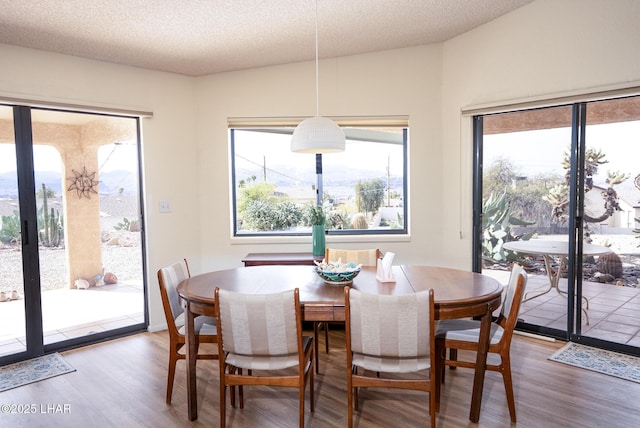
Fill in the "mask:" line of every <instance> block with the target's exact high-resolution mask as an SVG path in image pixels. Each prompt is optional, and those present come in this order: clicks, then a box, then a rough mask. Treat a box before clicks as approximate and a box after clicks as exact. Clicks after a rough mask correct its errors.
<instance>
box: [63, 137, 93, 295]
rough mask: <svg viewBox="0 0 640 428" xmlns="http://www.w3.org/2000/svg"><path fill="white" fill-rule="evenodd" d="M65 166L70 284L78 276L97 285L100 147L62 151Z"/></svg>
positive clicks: (82, 146)
mask: <svg viewBox="0 0 640 428" xmlns="http://www.w3.org/2000/svg"><path fill="white" fill-rule="evenodd" d="M61 155H62V159H63V160H62V162H63V165H64V166H63V168H64V177H63V180H64V183H63V190H64V191H65V192H66V193H65V201H66V202H65V206H64V236H65V249H66V252H67V260H69V261H71V262H70V263H69V270H68V272H69V278H68V280H69V286H70V287H71V288H73V287H74V282H75V281H76V280H77V279H80V278H82V279H86V280H87V281H89V283H90V284H91V285H94V284H95V281H94V278H95V277H96V275H101V274H102V245H101V236H100V234H101V232H100V198H99V195H98V193H97V192H98V146H94V145H89V144H81V145H80V150H65V151H63V152H62V153H61Z"/></svg>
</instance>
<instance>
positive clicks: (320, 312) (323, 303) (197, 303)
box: [178, 265, 503, 422]
mask: <svg viewBox="0 0 640 428" xmlns="http://www.w3.org/2000/svg"><path fill="white" fill-rule="evenodd" d="M314 270H315V267H314V266H291V265H289V266H284V265H269V266H252V267H242V268H235V269H227V270H220V271H214V272H207V273H204V274H201V275H195V276H192V277H190V278H188V279H186V280H184V281H182V282H181V283H180V284H179V285H178V294H179V295H180V298H181V300H182V305H183V307H184V309H185V335H186V337H187V349H186V359H187V364H186V366H187V394H188V396H187V401H188V407H189V408H188V414H189V419H190V420H192V421H193V420H195V419H197V417H198V404H197V394H196V358H195V357H196V352H197V351H196V341H195V336H194V333H193V325H194V318H195V317H196V316H198V315H208V316H214V313H215V309H214V305H215V300H214V290H215V288H216V287H220V288H221V289H225V290H229V291H235V292H241V293H248V294H268V293H277V292H280V291H285V290H292V289H294V288H298V289H299V290H300V303H301V306H302V316H303V320H304V321H344V319H345V318H344V285H331V284H327V283H325V282H324V281H323V280H322V278H320V277H319V276H318V275H317V274H316V273H315V272H314ZM392 272H393V278H394V279H395V282H380V281H378V280H377V279H376V269H375V267H363V268H362V270H361V272H360V274H359V275H358V276H357V277H356V278H355V279H354V280H353V283H352V284H350V285H349V286H351V287H353V288H355V289H358V290H360V291H363V292H366V293H376V294H390V295H393V294H407V293H415V292H418V291H422V290H428V289H430V288H432V289H433V290H434V297H435V309H436V314H435V316H436V319H453V318H466V317H481V320H482V321H481V332H480V343H479V352H478V353H477V355H476V368H475V375H474V381H473V392H472V398H471V409H470V413H469V419H470V420H471V421H472V422H477V421H478V420H479V418H480V404H481V401H482V388H483V384H484V374H485V364H486V360H487V350H488V349H489V335H490V329H491V316H492V313H493V311H495V310H496V309H497V308H498V307H499V306H500V302H501V296H502V289H503V287H502V285H501V284H500V283H499V282H498V281H497V280H495V279H493V278H491V277H489V276H486V275H482V274H479V273H473V272H467V271H462V270H456V269H448V268H441V267H431V266H407V265H401V266H393V268H392Z"/></svg>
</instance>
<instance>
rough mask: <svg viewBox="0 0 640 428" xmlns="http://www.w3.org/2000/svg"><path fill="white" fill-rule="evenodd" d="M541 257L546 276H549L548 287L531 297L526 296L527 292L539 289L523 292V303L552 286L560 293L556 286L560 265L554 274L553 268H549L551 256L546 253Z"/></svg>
mask: <svg viewBox="0 0 640 428" xmlns="http://www.w3.org/2000/svg"><path fill="white" fill-rule="evenodd" d="M542 258H543V259H544V268H545V270H546V271H547V277H548V278H549V287H547V288H545V289H544V291H541V292H539V293H538V294H536V295H533V296H531V297H527V294H529V293H535V292H537V291H539V290H540V289H536V290H531V291H527V292H526V293H524V299H522V302H523V303H524V302H526V301H528V300H531V299H535V298H536V297H540V296H542V295H543V294H547V293H548V292H549V291H551V289H552V288H555V289H556V290H557V291H558V293H560V289H559V288H558V280H559V279H560V270H561V268H562V266H560V268H558V272H557V273H556V274H554V273H553V269H552V268H551V261H552V260H551V257H550V256H549V255H547V254H544V255H543V256H542ZM561 264H562V263H561Z"/></svg>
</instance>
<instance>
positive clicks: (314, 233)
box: [311, 224, 325, 256]
mask: <svg viewBox="0 0 640 428" xmlns="http://www.w3.org/2000/svg"><path fill="white" fill-rule="evenodd" d="M311 241H312V243H313V255H314V256H324V252H325V241H324V224H314V225H312V226H311Z"/></svg>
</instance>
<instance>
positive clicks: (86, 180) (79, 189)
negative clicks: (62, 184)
mask: <svg viewBox="0 0 640 428" xmlns="http://www.w3.org/2000/svg"><path fill="white" fill-rule="evenodd" d="M71 171H73V175H74V176H73V177H67V180H70V181H71V185H69V187H68V188H67V191H68V192H71V191H72V190H75V191H76V193H77V194H78V199H80V198H82V197H83V196H85V197H86V198H87V199H91V193H95V194H96V195H97V194H98V192H96V190H95V187H96V186H97V185H98V182H97V181H96V180H95V177H96V173H95V172H92V173H91V174H89V173H87V167H82V172H78V171H76V170H75V169H72V170H71Z"/></svg>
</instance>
